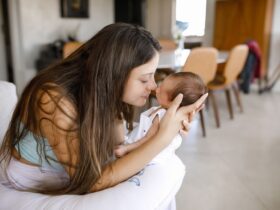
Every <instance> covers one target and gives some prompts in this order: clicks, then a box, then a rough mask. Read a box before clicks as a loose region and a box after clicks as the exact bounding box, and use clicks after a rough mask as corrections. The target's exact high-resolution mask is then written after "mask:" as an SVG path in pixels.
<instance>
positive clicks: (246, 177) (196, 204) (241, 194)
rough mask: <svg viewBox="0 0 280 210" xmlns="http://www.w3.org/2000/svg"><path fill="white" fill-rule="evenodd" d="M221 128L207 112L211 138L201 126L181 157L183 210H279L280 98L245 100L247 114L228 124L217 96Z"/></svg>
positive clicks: (222, 99)
mask: <svg viewBox="0 0 280 210" xmlns="http://www.w3.org/2000/svg"><path fill="white" fill-rule="evenodd" d="M218 96H219V97H218V104H219V105H220V113H221V128H219V129H218V128H216V127H215V123H214V118H213V114H212V109H211V107H209V108H210V109H209V110H208V111H207V112H206V122H207V125H206V126H207V137H206V138H203V137H202V135H201V128H200V124H199V120H198V119H197V120H195V121H194V122H193V124H192V129H191V132H190V134H189V136H188V138H187V139H185V140H184V141H183V143H182V146H181V147H180V148H179V149H178V151H177V154H178V155H179V157H180V158H181V159H182V161H183V162H184V163H185V165H186V176H185V179H184V182H183V184H182V187H181V189H180V191H179V192H178V194H177V209H178V210H279V209H280V123H279V122H280V93H265V94H262V95H258V94H257V93H255V92H253V93H251V94H249V95H242V102H243V105H244V113H242V114H241V113H239V112H238V110H237V109H235V112H234V113H235V116H234V117H235V118H234V120H230V119H229V115H228V112H227V108H226V103H225V97H224V94H223V93H221V94H219V95H218Z"/></svg>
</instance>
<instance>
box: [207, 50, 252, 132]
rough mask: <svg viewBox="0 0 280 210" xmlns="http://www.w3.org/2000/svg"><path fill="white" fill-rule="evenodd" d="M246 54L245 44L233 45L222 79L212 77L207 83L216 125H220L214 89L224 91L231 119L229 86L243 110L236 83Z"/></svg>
mask: <svg viewBox="0 0 280 210" xmlns="http://www.w3.org/2000/svg"><path fill="white" fill-rule="evenodd" d="M247 55H248V47H247V45H237V46H235V47H234V48H233V49H232V50H231V52H230V54H229V57H228V60H227V62H226V64H225V69H224V71H223V80H221V79H219V80H218V79H214V80H213V81H211V82H210V83H209V84H208V85H207V87H208V90H209V97H210V99H211V101H212V104H213V111H214V114H215V119H216V125H217V127H220V119H219V113H218V106H217V104H216V99H215V95H214V91H216V90H224V91H225V94H226V99H227V104H228V109H229V114H230V118H231V119H233V109H232V103H231V97H230V90H231V88H233V90H234V93H235V97H236V100H237V104H238V106H239V108H240V111H241V112H242V111H243V107H242V104H241V99H240V95H239V88H238V84H237V77H238V75H239V73H240V72H241V71H242V69H243V66H244V64H245V61H246V58H247Z"/></svg>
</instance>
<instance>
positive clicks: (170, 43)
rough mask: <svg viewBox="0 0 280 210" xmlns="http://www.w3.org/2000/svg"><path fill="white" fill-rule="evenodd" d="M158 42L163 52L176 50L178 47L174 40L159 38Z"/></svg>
mask: <svg viewBox="0 0 280 210" xmlns="http://www.w3.org/2000/svg"><path fill="white" fill-rule="evenodd" d="M158 41H159V44H160V46H161V47H162V50H163V51H169V50H176V49H177V47H178V46H177V44H176V42H175V41H174V40H172V39H167V38H159V39H158Z"/></svg>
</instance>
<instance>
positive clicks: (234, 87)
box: [232, 83, 243, 113]
mask: <svg viewBox="0 0 280 210" xmlns="http://www.w3.org/2000/svg"><path fill="white" fill-rule="evenodd" d="M232 88H233V91H234V94H235V98H236V101H237V105H238V106H239V110H240V112H241V113H242V112H243V106H242V103H241V98H240V91H239V88H238V85H237V83H235V84H233V85H232Z"/></svg>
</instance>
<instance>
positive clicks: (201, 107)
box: [195, 104, 205, 112]
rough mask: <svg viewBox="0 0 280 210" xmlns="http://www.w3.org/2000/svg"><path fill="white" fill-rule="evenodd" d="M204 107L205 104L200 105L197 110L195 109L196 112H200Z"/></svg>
mask: <svg viewBox="0 0 280 210" xmlns="http://www.w3.org/2000/svg"><path fill="white" fill-rule="evenodd" d="M204 107H205V104H202V105H201V106H200V107H198V109H197V110H195V112H199V111H201V110H202V109H203V108H204Z"/></svg>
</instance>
